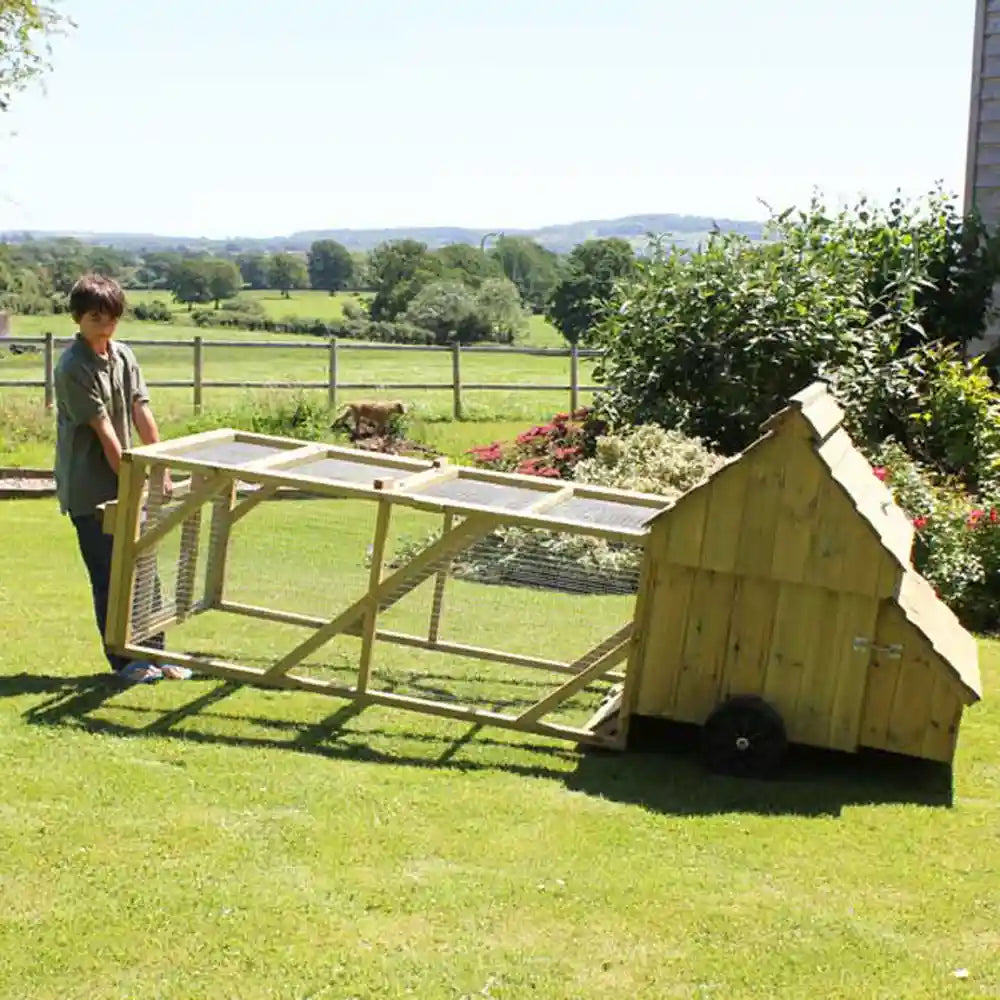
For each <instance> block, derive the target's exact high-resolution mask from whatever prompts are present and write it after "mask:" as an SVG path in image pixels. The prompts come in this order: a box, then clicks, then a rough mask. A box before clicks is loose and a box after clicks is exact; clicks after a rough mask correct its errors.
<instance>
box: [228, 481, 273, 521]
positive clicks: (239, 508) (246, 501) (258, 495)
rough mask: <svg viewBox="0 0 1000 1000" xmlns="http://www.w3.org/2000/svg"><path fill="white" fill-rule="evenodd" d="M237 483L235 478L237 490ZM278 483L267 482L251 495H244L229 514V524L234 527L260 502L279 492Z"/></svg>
mask: <svg viewBox="0 0 1000 1000" xmlns="http://www.w3.org/2000/svg"><path fill="white" fill-rule="evenodd" d="M235 488H236V484H235V480H234V482H233V489H234V490H235ZM278 489H279V487H278V485H277V483H267V484H266V485H264V486H259V487H258V488H257V489H256V490H254V492H253V493H251V494H250V495H249V496H247V497H244V498H243V499H242V500H240V501H239V502H238V503H236V504H235V506H234V507H233V509H232V512H231V513H230V515H229V525H230V527H232V526H233V525H234V524H235V523H236V522H237V521H239V520H240V519H241V518H243V517H246V515H247V514H249V513H250V511H252V510H253V509H254V507H256V506H257V504H259V503H263V502H264V501H265V500H270V499H271V498H272V497H273V496H274V495H275V494H276V493H277V492H278Z"/></svg>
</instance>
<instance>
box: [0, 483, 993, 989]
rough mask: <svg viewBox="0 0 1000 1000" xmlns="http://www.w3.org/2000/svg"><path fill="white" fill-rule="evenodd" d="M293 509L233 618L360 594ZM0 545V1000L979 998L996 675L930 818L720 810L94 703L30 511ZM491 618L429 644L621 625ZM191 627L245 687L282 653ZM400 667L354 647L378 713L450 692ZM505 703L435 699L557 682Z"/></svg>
mask: <svg viewBox="0 0 1000 1000" xmlns="http://www.w3.org/2000/svg"><path fill="white" fill-rule="evenodd" d="M304 506H307V505H301V504H296V503H293V502H285V503H280V504H274V505H271V506H270V507H266V508H263V509H262V510H261V511H260V512H259V514H260V517H261V521H260V523H259V524H258V531H259V534H258V536H257V538H258V540H261V546H262V547H261V548H260V549H259V550H256V549H254V547H253V546H249V547H245V548H244V549H243V551H242V552H241V553H236V554H235V555H234V562H233V565H232V567H231V575H232V579H233V580H234V586H236V587H237V588H238V593H239V595H240V596H242V597H244V598H249V597H253V596H258V597H263V598H265V599H269V600H272V601H276V600H278V599H289V600H292V601H293V602H294V603H295V605H296V606H308V601H324V600H328V599H339V597H340V596H341V592H342V591H345V590H346V591H349V590H350V589H351V588H352V587H354V588H356V587H357V586H358V585H360V582H361V581H362V580H363V579H364V577H365V575H366V572H365V569H364V567H363V565H362V555H363V552H362V550H361V547H360V546H361V543H362V542H363V540H364V539H365V538H366V537H367V534H366V532H367V522H365V523H362V520H363V519H362V518H361V516H360V514H359V513H358V512H356V511H355V512H351V511H348V510H346V509H344V508H336V509H332V510H330V511H328V512H326V513H324V506H325V505H323V504H321V503H320V504H314V505H313V506H312V507H310V508H309V509H308V510H303V507H304ZM255 516H257V515H256V514H255V515H252V516H251V517H250V518H248V519H247V522H246V523H247V524H249V523H250V522H251V521H253V519H254V517H255ZM324 519H326V521H324ZM324 523H326V527H325V528H324ZM404 527H406V526H404ZM411 527H412V526H411ZM0 531H2V533H3V537H4V538H7V539H16V540H17V541H16V543H14V544H7V545H5V546H2V547H0V634H2V635H3V637H4V655H3V658H2V661H0V663H2V665H0V755H2V758H3V771H4V780H3V790H4V795H3V803H2V805H0V837H2V842H3V844H4V850H3V852H2V854H0V884H2V886H3V903H4V905H3V912H2V916H0V995H2V996H3V997H11V998H15V997H16V998H21V997H25V998H28V997H30V998H31V1000H57V998H58V1000H92V998H102V1000H103V998H109V1000H110V998H125V997H128V998H130V1000H189V998H191V997H233V998H237V997H238V998H240V1000H258V998H260V1000H265V998H267V1000H305V998H317V1000H318V998H334V997H336V998H349V997H353V998H358V1000H376V998H377V1000H384V998H397V997H399V998H402V997H418V998H421V1000H423V998H428V1000H438V998H441V1000H453V998H454V1000H458V998H466V1000H471V998H474V997H476V998H481V997H491V998H495V1000H507V998H510V1000H521V998H524V997H529V996H531V997H539V998H545V1000H570V998H572V1000H591V998H594V1000H597V998H600V1000H606V998H608V997H611V996H621V997H637V998H649V1000H662V998H666V997H726V998H744V997H759V998H768V1000H774V998H789V1000H802V998H813V997H817V998H818V997H822V998H845V1000H847V998H849V1000H856V998H886V1000H889V998H893V1000H895V998H902V997H905V998H907V1000H932V998H933V1000H939V998H949V997H970V996H976V997H989V996H994V997H995V996H998V995H1000V937H998V926H1000V924H998V918H1000V891H998V890H1000V862H998V857H1000V855H998V852H997V844H996V838H997V831H998V830H1000V713H998V711H997V707H996V702H995V699H993V697H992V692H993V691H994V690H995V688H996V685H997V684H998V683H1000V647H998V646H997V645H995V644H991V643H984V644H983V646H982V650H983V675H984V677H983V679H984V685H985V690H986V692H987V700H986V701H985V703H983V704H981V705H979V706H976V707H975V708H973V709H972V710H971V711H970V713H969V714H968V716H967V718H966V721H965V722H964V724H963V730H962V736H961V740H960V745H959V753H958V759H957V765H956V769H955V774H954V782H953V793H952V794H951V795H949V794H948V793H947V790H944V791H942V789H940V788H937V787H935V786H934V785H933V784H932V783H930V782H929V781H928V780H927V779H926V778H918V777H917V775H916V772H915V773H913V774H910V773H907V769H905V768H898V767H897V768H892V769H888V768H879V767H874V766H872V765H871V764H865V763H862V762H860V761H855V760H854V759H853V758H850V757H841V758H832V759H831V758H825V757H824V758H822V759H821V760H817V759H812V758H806V757H803V758H801V759H795V760H793V761H792V762H790V765H789V769H788V771H787V772H786V774H785V775H784V777H783V778H782V779H780V780H778V781H775V782H772V783H766V784H761V783H754V782H739V781H735V780H730V779H724V778H716V777H711V776H708V775H706V774H705V773H704V771H703V769H702V768H701V765H700V764H699V763H698V761H697V760H696V759H694V758H693V757H692V756H690V755H689V754H687V753H685V752H680V751H677V752H674V753H670V754H666V753H659V752H644V753H630V754H627V755H614V754H584V753H581V752H578V751H577V750H576V749H575V748H574V747H573V746H571V745H569V744H562V743H557V742H555V741H550V740H546V739H543V738H537V737H527V736H520V735H516V734H511V733H507V732H504V731H500V730H490V729H474V728H471V727H469V726H467V725H465V724H463V723H456V722H449V721H446V720H438V719H434V718H431V717H425V716H420V715H414V714H408V713H407V714H404V713H399V712H393V711H391V710H388V709H380V708H368V709H366V710H365V711H363V712H361V713H360V714H357V713H355V712H353V711H350V710H348V709H347V708H346V707H345V703H343V702H339V701H336V700H332V699H324V698H322V697H319V696H315V695H306V694H302V693H285V692H265V691H260V690H255V689H249V688H242V689H234V688H232V687H229V686H226V685H223V684H221V683H218V682H215V681H211V680H207V679H200V680H195V681H191V682H187V683H179V684H167V683H161V684H160V685H158V686H155V687H146V688H137V689H132V690H126V691H121V690H117V689H115V688H113V687H112V686H110V685H109V683H108V682H107V681H106V679H105V677H104V667H103V664H102V661H101V659H100V657H99V654H98V652H97V649H96V638H95V635H94V627H93V624H92V618H91V609H90V605H89V595H88V592H87V588H86V585H85V578H84V574H83V570H82V567H81V566H80V564H79V557H78V555H77V553H76V551H75V547H74V545H75V543H74V539H73V537H72V530H71V529H70V527H69V525H68V524H67V523H66V522H65V521H64V520H62V519H61V518H60V517H59V516H58V514H57V513H56V510H55V508H54V504H53V502H52V501H16V502H6V503H2V504H0ZM498 589H499V588H479V587H477V586H475V585H471V584H467V585H466V586H465V588H464V589H462V590H460V591H456V594H455V600H456V602H459V603H456V604H455V605H454V606H451V605H446V619H447V618H448V611H447V608H448V607H452V612H453V613H452V617H451V618H450V619H448V624H449V627H450V628H452V629H453V630H454V632H453V634H455V635H468V636H470V637H472V641H474V640H475V639H477V638H479V639H481V638H482V637H484V636H488V635H490V634H492V635H493V636H494V638H495V639H496V640H497V641H499V642H501V643H507V642H518V643H522V644H524V643H528V644H530V645H532V646H533V647H534V650H535V651H536V652H539V653H543V654H550V653H555V654H559V653H563V652H568V651H571V650H572V649H575V648H578V646H579V644H580V643H581V642H583V641H584V640H585V639H587V638H588V637H589V636H590V635H592V634H594V633H599V632H601V630H602V629H605V628H606V627H607V625H609V624H610V625H611V627H612V628H613V627H616V626H617V624H618V621H619V616H620V614H621V613H622V610H623V607H624V606H625V605H623V604H621V601H622V599H620V598H615V599H613V600H611V599H608V598H568V597H565V596H563V597H558V596H557V597H553V596H551V595H548V594H546V593H534V594H532V595H525V594H524V593H520V595H518V594H515V596H514V597H513V599H512V601H511V602H510V603H508V604H507V605H506V606H504V605H502V603H501V602H500V598H499V597H498V596H495V594H494V592H495V591H497V590H498ZM196 622H198V624H197V625H195V626H193V627H194V628H195V629H196V630H200V631H199V632H198V634H197V639H198V641H200V642H202V643H204V644H205V645H211V646H215V647H217V648H222V649H226V650H231V649H234V648H237V649H238V650H239V651H241V652H243V653H244V654H245V655H247V656H257V657H259V658H266V657H268V656H273V655H274V654H275V653H276V652H278V651H279V650H282V649H285V648H288V644H289V642H290V641H291V638H292V637H291V634H290V633H286V632H281V631H277V632H276V631H274V629H275V628H277V627H274V626H263V625H261V623H256V622H254V623H251V624H250V625H244V624H243V623H242V620H240V619H237V620H236V624H235V625H231V624H228V623H225V622H223V623H217V624H215V623H212V622H211V620H210V618H209V616H205V617H204V619H203V623H202V619H197V620H196ZM581 630H583V631H581ZM296 636H301V633H296ZM191 641H194V639H191ZM345 641H346V640H345ZM418 655H419V654H406V653H400V652H399V651H394V652H385V651H384V650H383V649H382V648H381V647H378V648H377V651H376V670H377V671H379V677H380V678H381V682H382V683H385V682H386V679H387V678H388V682H390V683H398V684H401V685H402V684H406V685H409V687H408V688H406V689H407V690H413V689H416V690H417V691H419V690H424V691H425V692H437V691H438V689H439V688H441V687H446V686H449V685H454V683H455V681H454V678H449V679H445V678H443V677H442V676H441V674H442V671H441V670H440V665H439V664H437V663H430V662H426V663H425V662H423V661H422V660H421V659H419V658H418ZM337 656H338V650H337V649H333V650H331V651H329V652H327V654H326V660H327V661H329V662H328V663H327V664H326V666H327V669H331V670H337V669H338V668H339V667H342V665H343V664H342V663H340V664H338V661H337ZM456 669H457V668H456ZM528 674H529V676H527V677H524V676H523V672H522V673H519V672H517V671H515V670H513V668H511V670H510V671H498V670H497V669H494V670H492V671H491V672H490V673H489V675H488V676H487V675H482V676H474V675H472V674H468V675H466V676H465V678H464V681H463V684H464V686H463V687H462V688H461V692H460V693H462V695H463V697H464V696H470V697H471V696H473V695H475V694H477V693H478V695H479V696H480V697H481V698H483V699H485V700H486V701H487V702H490V703H496V702H498V701H500V700H503V699H506V700H507V703H508V704H514V705H516V704H519V703H524V702H525V700H526V699H529V698H536V697H537V696H538V693H539V691H540V690H544V688H540V687H539V685H540V684H542V683H543V682H544V683H546V684H551V681H550V679H549V678H548V677H546V675H544V674H536V673H535V672H530V671H529V672H528ZM404 675H405V676H404ZM449 689H451V688H449ZM952 797H953V801H951V802H950V803H949V801H948V800H949V798H952ZM956 973H958V974H959V976H961V977H962V978H959V976H956Z"/></svg>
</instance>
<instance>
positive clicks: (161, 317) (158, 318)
mask: <svg viewBox="0 0 1000 1000" xmlns="http://www.w3.org/2000/svg"><path fill="white" fill-rule="evenodd" d="M132 315H133V316H135V318H136V319H138V320H145V321H148V322H151V323H172V322H173V319H174V314H173V311H172V310H171V308H170V304H169V303H167V302H164V301H163V300H162V299H153V301H152V302H137V303H136V304H135V305H134V306H132Z"/></svg>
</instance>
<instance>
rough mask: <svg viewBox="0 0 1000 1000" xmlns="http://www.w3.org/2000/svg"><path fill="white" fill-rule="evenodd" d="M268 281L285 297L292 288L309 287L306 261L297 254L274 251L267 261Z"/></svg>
mask: <svg viewBox="0 0 1000 1000" xmlns="http://www.w3.org/2000/svg"><path fill="white" fill-rule="evenodd" d="M267 273H268V281H269V283H270V286H271V287H272V288H277V289H278V290H279V291H280V292H281V294H282V295H284V297H285V298H286V299H287V298H288V296H289V293H290V292H291V291H292V289H294V288H308V287H309V271H308V270H307V268H306V262H305V261H304V260H303V259H302V258H301V257H300V256H298V255H297V254H291V253H276V254H272V255H271V259H270V260H269V261H268V271H267Z"/></svg>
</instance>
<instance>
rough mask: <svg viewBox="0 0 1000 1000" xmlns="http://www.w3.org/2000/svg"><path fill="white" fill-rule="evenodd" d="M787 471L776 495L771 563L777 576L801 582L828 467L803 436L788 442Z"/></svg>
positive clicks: (771, 569)
mask: <svg viewBox="0 0 1000 1000" xmlns="http://www.w3.org/2000/svg"><path fill="white" fill-rule="evenodd" d="M785 455H786V462H787V465H786V473H785V479H784V484H783V486H782V489H781V491H780V492H779V493H778V498H777V505H778V506H777V528H776V531H775V539H774V550H773V552H772V555H771V567H770V573H769V574H768V575H769V576H771V577H772V578H773V579H775V580H782V581H785V582H788V583H801V582H802V581H803V579H804V578H805V573H806V566H807V564H808V562H809V558H810V553H811V549H812V541H813V533H814V531H815V528H816V521H817V513H818V510H819V496H820V491H821V490H822V487H823V481H824V479H825V477H826V475H827V471H826V467H825V466H824V464H823V463H822V462H821V461H820V459H819V458H817V456H816V454H815V453H814V452H813V450H812V447H811V446H810V445H809V444H808V443H806V441H804V440H802V439H795V438H791V439H790V440H787V441H786V442H785Z"/></svg>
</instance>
